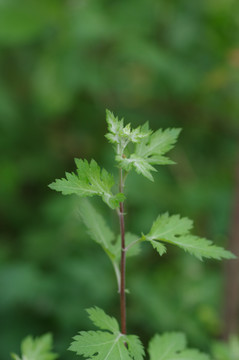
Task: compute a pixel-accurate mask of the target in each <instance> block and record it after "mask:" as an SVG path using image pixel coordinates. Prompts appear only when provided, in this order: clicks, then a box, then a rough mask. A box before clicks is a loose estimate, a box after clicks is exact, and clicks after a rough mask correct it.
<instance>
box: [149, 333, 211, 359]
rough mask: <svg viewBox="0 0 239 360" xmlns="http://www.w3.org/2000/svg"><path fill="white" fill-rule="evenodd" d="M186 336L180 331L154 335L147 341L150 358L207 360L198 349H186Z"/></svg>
mask: <svg viewBox="0 0 239 360" xmlns="http://www.w3.org/2000/svg"><path fill="white" fill-rule="evenodd" d="M186 345H187V343H186V337H185V335H184V334H182V333H174V332H173V333H165V334H163V335H161V336H160V335H158V334H157V335H155V336H154V337H153V339H152V340H151V341H150V343H149V355H150V360H209V356H208V355H206V354H203V353H200V352H199V351H198V350H194V349H192V350H191V349H186Z"/></svg>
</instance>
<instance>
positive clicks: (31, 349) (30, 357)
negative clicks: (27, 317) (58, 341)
mask: <svg viewBox="0 0 239 360" xmlns="http://www.w3.org/2000/svg"><path fill="white" fill-rule="evenodd" d="M21 352H22V360H54V359H56V358H57V355H56V354H55V353H53V352H52V336H51V334H45V335H43V336H40V337H37V338H35V339H34V338H33V337H32V336H28V337H26V338H25V339H24V340H23V341H22V344H21ZM12 357H13V359H15V360H21V358H20V357H19V356H18V355H15V354H13V355H12Z"/></svg>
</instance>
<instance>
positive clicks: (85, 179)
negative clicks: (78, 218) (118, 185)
mask: <svg viewBox="0 0 239 360" xmlns="http://www.w3.org/2000/svg"><path fill="white" fill-rule="evenodd" d="M75 162H76V165H77V174H74V173H66V178H63V179H57V180H56V181H55V182H54V183H52V184H50V185H49V187H50V188H51V189H53V190H56V191H60V192H61V193H62V194H63V195H70V194H76V195H79V196H81V197H86V196H94V195H98V196H101V197H102V200H103V201H104V202H105V203H106V204H107V205H109V206H110V207H111V208H113V209H115V208H116V207H118V206H119V203H120V202H121V201H124V199H125V197H124V195H123V194H121V193H118V194H116V195H113V194H112V192H111V188H112V186H113V185H114V178H113V176H112V175H111V174H109V173H108V172H107V171H106V170H105V169H102V170H101V169H100V167H99V165H98V164H97V163H96V161H95V160H91V162H90V163H88V161H87V160H82V159H75Z"/></svg>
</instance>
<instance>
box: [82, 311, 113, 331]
mask: <svg viewBox="0 0 239 360" xmlns="http://www.w3.org/2000/svg"><path fill="white" fill-rule="evenodd" d="M86 311H87V313H88V314H89V318H90V319H91V321H92V322H93V324H94V325H95V326H96V327H98V328H99V329H102V330H109V331H111V332H113V333H114V332H116V333H118V332H119V324H118V322H117V320H116V319H115V318H113V317H111V316H109V315H107V314H106V313H105V312H104V311H103V310H102V309H100V308H98V307H94V308H90V309H87V310H86Z"/></svg>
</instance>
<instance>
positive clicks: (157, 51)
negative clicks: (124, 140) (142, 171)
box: [0, 0, 239, 360]
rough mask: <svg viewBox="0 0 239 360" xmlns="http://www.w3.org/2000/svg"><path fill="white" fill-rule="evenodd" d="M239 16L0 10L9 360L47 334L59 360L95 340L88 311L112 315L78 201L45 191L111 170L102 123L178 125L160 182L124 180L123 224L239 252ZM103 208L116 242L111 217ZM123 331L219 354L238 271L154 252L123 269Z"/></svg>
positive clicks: (2, 314) (167, 2) (1, 301)
mask: <svg viewBox="0 0 239 360" xmlns="http://www.w3.org/2000/svg"><path fill="white" fill-rule="evenodd" d="M238 14H239V2H238V1H237V0H201V1H190V0H147V1H146V0H121V1H116V0H111V1H110V0H68V1H67V0H65V1H63V0H62V1H59V0H41V1H34V0H21V1H19V0H0V149H1V155H0V199H1V201H0V226H1V243H0V291H1V293H0V319H1V320H0V322H1V327H0V349H1V355H0V358H1V359H7V358H9V353H10V351H15V352H18V350H19V343H20V341H21V339H22V338H23V337H24V336H26V335H27V334H29V333H30V334H33V335H40V334H42V333H44V332H47V331H51V332H52V333H53V334H54V340H55V348H56V350H58V351H59V352H61V354H62V357H61V358H62V359H63V358H64V359H65V360H67V359H72V358H73V357H72V356H73V354H71V353H69V352H67V351H66V348H67V347H68V346H69V343H70V341H71V338H72V336H74V335H75V334H76V332H77V331H79V330H81V329H87V328H90V327H91V325H90V324H89V322H88V319H87V316H86V313H85V311H84V309H85V308H88V307H90V306H93V305H97V306H99V307H102V308H103V309H105V310H106V311H107V312H108V313H110V314H112V315H114V316H116V317H118V315H119V310H118V306H119V301H118V300H119V299H118V294H117V289H116V284H115V279H114V274H113V273H112V270H111V265H110V263H109V261H108V259H107V258H106V257H105V255H104V254H103V252H102V251H101V249H100V248H98V247H97V244H95V243H93V242H92V241H91V240H90V239H89V237H88V235H87V234H86V233H85V229H84V226H83V224H82V223H81V221H80V219H79V216H78V215H77V207H78V206H79V203H78V199H77V198H75V197H63V196H61V195H60V194H58V193H54V192H53V191H51V190H50V189H49V188H48V187H47V185H48V184H49V183H50V182H52V181H53V180H54V179H55V178H59V177H63V176H64V172H65V171H66V170H67V171H73V170H74V168H75V166H74V162H73V158H74V157H80V158H87V159H88V160H89V159H91V158H94V159H96V160H97V162H99V164H101V165H103V166H104V167H106V168H107V169H108V170H110V169H113V171H114V172H115V173H116V174H117V169H116V168H115V167H114V162H113V152H112V149H111V146H110V145H109V144H108V143H107V140H106V139H105V138H104V134H105V133H106V123H105V109H106V108H109V109H110V110H112V111H113V112H114V113H115V114H117V115H119V116H120V117H124V118H125V120H126V122H131V124H132V125H133V126H136V125H139V124H142V123H144V122H145V121H146V120H148V121H149V122H150V126H151V128H152V129H158V128H159V127H163V128H165V127H181V128H183V132H182V134H181V136H180V139H179V142H178V144H177V146H176V148H175V150H173V151H172V152H171V157H172V158H173V159H174V160H175V161H176V162H177V165H174V166H169V167H161V168H160V169H159V172H158V174H157V175H156V180H155V183H154V184H152V183H149V181H148V180H147V179H144V178H142V177H140V176H139V175H136V174H132V175H130V177H129V179H128V183H127V188H126V191H127V194H128V202H127V217H126V226H127V229H130V230H131V231H132V232H136V233H140V232H141V231H147V229H148V228H149V227H150V225H151V222H152V220H153V219H155V217H156V216H157V214H158V213H160V212H165V211H167V210H169V211H170V213H180V214H182V215H183V216H188V217H190V218H192V219H194V220H195V231H196V232H197V234H199V235H201V236H206V237H208V238H209V239H213V240H214V241H215V243H217V244H218V245H221V246H225V247H227V248H230V249H232V250H233V251H234V252H235V253H237V254H239V251H238V244H237V243H238V236H239V229H238V227H239V208H238V205H237V204H238V203H239V154H238V150H239V142H238V141H239V136H238V135H239V100H238V99H239V41H238V40H239V35H238V34H239V17H238ZM94 204H95V205H96V206H97V207H98V209H100V210H101V211H102V212H103V213H104V214H105V216H106V219H107V221H108V222H109V224H111V226H112V227H114V228H115V229H116V230H118V222H117V218H116V216H115V215H114V214H111V213H109V212H108V210H107V209H106V208H105V207H104V205H101V203H100V202H98V201H96V202H94ZM127 274H128V281H127V286H128V288H129V289H130V292H131V294H130V295H129V296H128V328H129V331H130V332H133V333H134V332H135V333H137V334H139V335H140V336H141V337H142V339H143V341H144V343H145V344H146V343H147V341H148V339H149V338H150V337H151V336H152V335H153V334H154V332H163V331H168V330H182V331H185V332H186V334H187V336H188V338H189V342H190V345H191V346H197V347H199V348H201V349H203V350H210V347H211V343H212V342H213V341H214V340H215V339H220V338H227V337H228V335H229V334H230V333H236V332H237V325H238V285H239V280H238V274H239V269H238V262H237V261H233V262H231V265H230V266H229V265H227V266H226V265H225V264H224V263H219V262H215V261H206V262H203V263H201V262H200V261H198V260H197V259H195V258H192V257H190V256H189V255H187V254H185V253H183V252H182V251H179V250H177V249H173V248H172V249H171V248H170V249H169V251H168V256H164V257H162V258H160V257H159V256H158V254H156V253H154V252H153V251H152V249H151V248H150V247H147V245H145V246H144V247H143V252H142V254H141V255H140V256H139V257H138V258H137V259H132V260H130V261H129V263H128V267H127Z"/></svg>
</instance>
